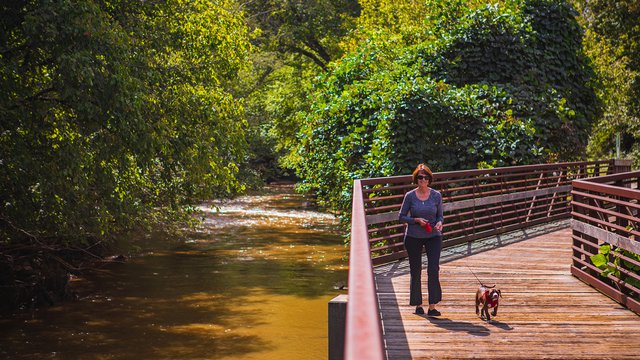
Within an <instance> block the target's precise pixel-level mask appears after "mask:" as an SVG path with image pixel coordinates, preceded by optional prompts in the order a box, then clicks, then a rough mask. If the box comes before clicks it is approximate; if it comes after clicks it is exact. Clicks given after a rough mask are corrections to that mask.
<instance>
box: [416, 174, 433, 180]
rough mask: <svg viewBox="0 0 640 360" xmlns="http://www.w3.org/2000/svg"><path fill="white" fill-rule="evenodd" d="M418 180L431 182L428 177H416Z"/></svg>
mask: <svg viewBox="0 0 640 360" xmlns="http://www.w3.org/2000/svg"><path fill="white" fill-rule="evenodd" d="M416 179H418V180H429V179H430V178H429V177H428V176H425V175H418V176H416Z"/></svg>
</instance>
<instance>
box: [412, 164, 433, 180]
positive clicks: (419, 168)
mask: <svg viewBox="0 0 640 360" xmlns="http://www.w3.org/2000/svg"><path fill="white" fill-rule="evenodd" d="M421 173H424V174H425V175H427V176H428V177H429V184H431V182H432V181H433V172H431V169H429V167H428V166H427V165H425V164H418V166H416V169H415V170H413V174H412V175H413V183H414V184H417V183H418V179H417V177H418V175H419V174H421Z"/></svg>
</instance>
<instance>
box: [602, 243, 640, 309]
mask: <svg viewBox="0 0 640 360" xmlns="http://www.w3.org/2000/svg"><path fill="white" fill-rule="evenodd" d="M614 253H615V254H616V256H614V255H613V254H614ZM620 254H622V255H624V256H626V257H629V258H631V259H634V260H638V261H640V255H638V254H634V253H632V252H630V251H627V250H624V249H621V248H616V249H615V250H613V251H612V250H611V245H609V244H603V245H601V246H600V248H599V249H598V253H597V254H596V255H592V256H590V259H591V263H593V265H595V266H596V267H597V268H599V269H601V270H603V271H602V272H601V273H600V276H602V277H604V278H606V277H609V275H613V276H615V277H616V278H618V279H620V280H622V281H625V282H627V283H628V284H630V285H632V286H635V287H637V288H640V281H638V280H636V279H635V278H633V277H631V276H627V275H624V274H623V273H622V272H621V271H620V270H619V269H620V268H622V266H623V265H624V268H626V269H629V270H631V271H634V272H635V273H636V274H640V266H637V265H636V264H634V263H632V262H630V261H626V260H623V259H621V258H620V257H619V255H620ZM609 255H611V256H612V257H613V258H614V259H613V263H611V264H610V263H609V261H610V258H609ZM636 297H638V298H640V294H636Z"/></svg>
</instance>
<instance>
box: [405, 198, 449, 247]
mask: <svg viewBox="0 0 640 360" xmlns="http://www.w3.org/2000/svg"><path fill="white" fill-rule="evenodd" d="M416 190H417V189H413V190H411V191H409V192H408V193H406V194H405V195H404V200H403V201H402V207H401V208H400V221H401V222H404V223H407V224H409V226H407V231H406V233H405V234H406V235H407V236H411V237H415V238H430V237H434V236H438V235H442V234H441V233H440V231H437V230H436V229H435V224H436V223H438V221H440V222H442V223H443V224H444V216H443V214H442V194H440V192H438V191H437V190H434V189H429V191H430V192H431V193H430V194H429V198H428V199H427V200H425V201H422V200H420V199H418V195H417V194H416ZM414 218H423V219H425V220H427V221H428V222H429V223H430V224H431V227H432V229H433V230H432V231H431V232H430V233H429V232H427V230H425V229H424V228H423V227H422V226H420V224H418V223H417V222H416V221H415V219H414Z"/></svg>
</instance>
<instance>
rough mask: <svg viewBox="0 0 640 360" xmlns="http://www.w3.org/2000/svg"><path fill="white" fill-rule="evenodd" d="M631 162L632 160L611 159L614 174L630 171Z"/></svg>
mask: <svg viewBox="0 0 640 360" xmlns="http://www.w3.org/2000/svg"><path fill="white" fill-rule="evenodd" d="M632 164H633V160H624V159H614V160H613V171H614V173H616V174H619V173H623V172H629V171H631V165H632Z"/></svg>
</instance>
